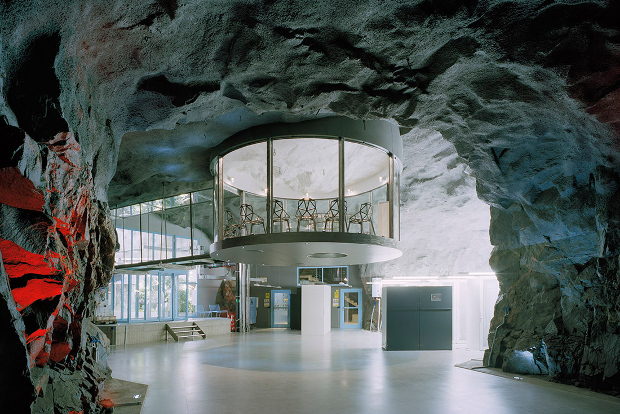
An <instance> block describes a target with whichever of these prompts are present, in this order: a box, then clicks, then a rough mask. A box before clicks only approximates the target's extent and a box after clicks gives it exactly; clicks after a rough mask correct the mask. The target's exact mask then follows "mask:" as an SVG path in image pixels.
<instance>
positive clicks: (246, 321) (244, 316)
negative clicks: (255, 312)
mask: <svg viewBox="0 0 620 414" xmlns="http://www.w3.org/2000/svg"><path fill="white" fill-rule="evenodd" d="M238 283H239V285H238V288H237V292H238V297H239V303H238V304H237V313H238V315H239V332H249V331H250V265H248V264H244V263H239V279H238Z"/></svg>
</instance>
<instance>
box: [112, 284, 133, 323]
mask: <svg viewBox="0 0 620 414" xmlns="http://www.w3.org/2000/svg"><path fill="white" fill-rule="evenodd" d="M113 280H114V289H113V295H114V300H113V302H114V305H113V306H114V316H116V319H117V320H126V319H127V317H128V311H127V305H128V298H129V296H128V290H129V289H128V288H129V286H128V275H114V278H113Z"/></svg>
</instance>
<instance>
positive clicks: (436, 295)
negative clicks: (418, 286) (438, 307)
mask: <svg viewBox="0 0 620 414" xmlns="http://www.w3.org/2000/svg"><path fill="white" fill-rule="evenodd" d="M431 302H441V293H431Z"/></svg>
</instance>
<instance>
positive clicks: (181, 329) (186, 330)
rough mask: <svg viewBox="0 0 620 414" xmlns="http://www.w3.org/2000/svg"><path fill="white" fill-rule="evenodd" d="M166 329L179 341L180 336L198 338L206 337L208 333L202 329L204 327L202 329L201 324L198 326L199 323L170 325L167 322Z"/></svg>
mask: <svg viewBox="0 0 620 414" xmlns="http://www.w3.org/2000/svg"><path fill="white" fill-rule="evenodd" d="M166 329H167V331H168V333H169V334H170V336H172V338H173V339H174V340H175V341H177V342H178V341H179V338H192V339H194V338H198V337H200V338H201V339H206V338H207V335H206V334H205V333H204V332H203V331H202V329H200V326H198V325H197V324H195V323H194V324H192V325H184V326H170V325H168V324H166ZM179 334H183V335H179Z"/></svg>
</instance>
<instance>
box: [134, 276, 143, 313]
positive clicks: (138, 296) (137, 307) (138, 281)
mask: <svg viewBox="0 0 620 414" xmlns="http://www.w3.org/2000/svg"><path fill="white" fill-rule="evenodd" d="M132 280H135V282H133V284H132V288H135V291H134V292H133V297H134V301H133V302H132V303H133V307H132V314H133V317H134V318H135V319H137V320H144V318H145V310H146V308H145V306H146V275H132Z"/></svg>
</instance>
